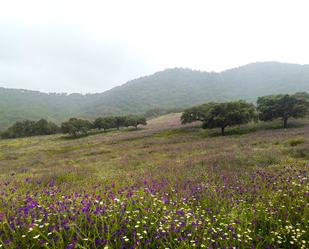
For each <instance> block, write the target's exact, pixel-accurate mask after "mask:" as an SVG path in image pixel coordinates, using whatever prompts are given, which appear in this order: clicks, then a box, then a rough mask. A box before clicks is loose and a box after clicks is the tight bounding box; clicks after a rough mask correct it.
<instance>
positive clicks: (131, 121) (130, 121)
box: [124, 115, 147, 129]
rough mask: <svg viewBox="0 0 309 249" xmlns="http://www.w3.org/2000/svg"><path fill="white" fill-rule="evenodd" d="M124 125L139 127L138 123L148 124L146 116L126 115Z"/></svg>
mask: <svg viewBox="0 0 309 249" xmlns="http://www.w3.org/2000/svg"><path fill="white" fill-rule="evenodd" d="M124 125H125V126H126V127H129V126H133V127H135V128H136V129H137V126H138V125H147V122H146V118H145V117H143V116H136V115H131V116H126V118H125V122H124Z"/></svg>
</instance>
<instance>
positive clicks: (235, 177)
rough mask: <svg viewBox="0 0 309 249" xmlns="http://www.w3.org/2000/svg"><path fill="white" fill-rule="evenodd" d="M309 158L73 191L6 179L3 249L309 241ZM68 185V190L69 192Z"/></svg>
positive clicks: (0, 233) (0, 226)
mask: <svg viewBox="0 0 309 249" xmlns="http://www.w3.org/2000/svg"><path fill="white" fill-rule="evenodd" d="M308 169H309V167H308V165H287V166H284V167H283V166H280V167H279V166H276V167H272V168H268V169H263V170H256V171H253V172H251V173H248V174H243V175H239V174H236V173H231V172H220V173H209V174H208V176H206V177H204V178H203V179H195V180H194V179H193V180H192V179H191V180H184V179H183V180H179V181H178V182H177V183H173V182H171V181H169V180H167V179H162V180H160V181H155V180H149V179H148V180H147V181H144V183H143V184H136V185H132V186H125V187H117V185H116V186H115V185H114V184H112V185H110V186H104V185H96V186H93V188H88V189H87V190H85V191H82V192H81V191H79V192H69V191H68V190H66V189H65V187H64V186H62V185H55V184H54V183H53V182H50V183H49V184H48V185H43V184H41V185H40V184H39V185H38V187H37V188H33V186H34V182H33V180H31V179H26V180H25V181H20V180H19V181H17V180H12V181H11V182H2V183H1V195H0V222H1V223H0V247H2V248H194V247H196V248H233V247H234V248H308V247H309V229H308V228H309V183H308ZM68 192H69V193H68Z"/></svg>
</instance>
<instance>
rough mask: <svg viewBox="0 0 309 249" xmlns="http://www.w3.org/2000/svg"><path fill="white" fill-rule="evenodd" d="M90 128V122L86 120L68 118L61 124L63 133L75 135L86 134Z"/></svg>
mask: <svg viewBox="0 0 309 249" xmlns="http://www.w3.org/2000/svg"><path fill="white" fill-rule="evenodd" d="M90 129H91V123H90V122H89V121H88V120H84V119H78V118H70V119H69V120H68V121H66V122H63V123H62V124H61V130H62V132H63V133H68V134H71V135H73V136H74V137H77V136H78V135H80V134H86V133H87V132H88V131H89V130H90Z"/></svg>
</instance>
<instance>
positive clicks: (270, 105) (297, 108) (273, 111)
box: [257, 93, 309, 128]
mask: <svg viewBox="0 0 309 249" xmlns="http://www.w3.org/2000/svg"><path fill="white" fill-rule="evenodd" d="M257 109H258V111H259V118H260V120H262V121H271V120H274V119H278V118H280V119H282V120H283V127H284V128H287V124H288V120H289V118H301V117H305V116H306V115H307V114H308V110H309V95H308V94H307V93H296V94H294V95H289V94H278V95H269V96H263V97H260V98H258V100H257Z"/></svg>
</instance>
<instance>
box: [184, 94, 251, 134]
mask: <svg viewBox="0 0 309 249" xmlns="http://www.w3.org/2000/svg"><path fill="white" fill-rule="evenodd" d="M255 117H256V112H255V107H254V105H253V104H249V103H247V102H245V101H241V100H240V101H232V102H224V103H209V104H204V105H200V106H196V107H192V108H189V109H187V110H185V111H184V113H183V114H182V116H181V120H182V123H183V124H186V123H191V122H194V121H202V122H203V128H209V129H212V128H221V134H222V135H225V128H226V127H228V126H234V125H241V124H246V123H248V122H250V121H252V120H254V119H255Z"/></svg>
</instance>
